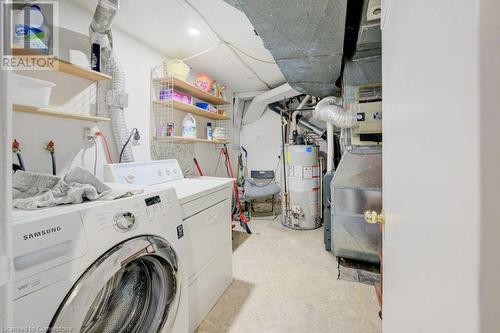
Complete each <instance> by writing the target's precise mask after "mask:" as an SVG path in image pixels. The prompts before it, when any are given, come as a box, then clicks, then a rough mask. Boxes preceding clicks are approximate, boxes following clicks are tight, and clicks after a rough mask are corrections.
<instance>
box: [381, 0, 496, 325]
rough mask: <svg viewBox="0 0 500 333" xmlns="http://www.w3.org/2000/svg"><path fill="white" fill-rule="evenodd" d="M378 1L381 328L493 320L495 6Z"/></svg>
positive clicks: (473, 1) (470, 0) (468, 1)
mask: <svg viewBox="0 0 500 333" xmlns="http://www.w3.org/2000/svg"><path fill="white" fill-rule="evenodd" d="M384 5H385V6H386V8H385V9H386V10H385V13H386V17H385V20H384V22H385V24H384V26H383V78H384V82H383V84H384V101H383V103H384V105H383V107H384V206H385V212H386V225H385V236H384V288H385V289H384V321H383V329H384V332H386V333H392V332H395V333H396V332H397V333H399V332H480V331H481V332H497V331H498V330H499V327H500V319H499V316H498V313H499V303H500V301H499V295H500V293H499V288H498V281H499V278H500V272H499V265H498V253H499V250H500V249H499V242H498V238H499V235H500V230H499V229H500V226H499V223H498V214H497V213H496V210H497V208H496V207H498V200H499V198H500V171H499V170H500V148H499V146H498V145H496V144H494V142H495V140H496V137H497V133H498V124H499V123H500V116H499V112H498V87H499V86H500V84H499V83H500V82H499V81H500V79H499V77H500V69H499V64H500V62H499V59H500V47H499V44H498V36H499V35H500V29H499V28H500V23H499V15H498V13H499V12H500V6H499V5H498V4H497V3H494V2H492V1H487V0H481V1H478V0H463V1H428V0H426V1H410V0H397V1H390V6H389V2H387V1H386V2H385V3H384Z"/></svg>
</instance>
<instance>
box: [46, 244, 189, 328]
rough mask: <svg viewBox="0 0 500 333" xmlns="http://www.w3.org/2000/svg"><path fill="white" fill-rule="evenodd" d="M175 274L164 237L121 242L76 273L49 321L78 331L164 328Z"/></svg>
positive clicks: (173, 306) (175, 296)
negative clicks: (72, 282)
mask: <svg viewBox="0 0 500 333" xmlns="http://www.w3.org/2000/svg"><path fill="white" fill-rule="evenodd" d="M179 274H180V272H179V269H178V263H177V256H176V255H175V251H174V249H173V248H172V247H171V246H170V245H169V244H168V243H167V242H166V241H164V240H162V239H160V238H156V237H150V236H149V237H139V238H135V239H132V240H129V241H127V242H124V243H122V244H120V245H118V246H117V247H115V248H114V249H112V250H111V251H109V252H108V253H107V254H105V255H104V256H103V257H101V259H99V260H98V261H97V262H96V263H95V264H94V265H93V266H92V267H91V268H90V269H89V270H88V271H87V272H86V273H85V274H84V275H83V276H82V277H81V278H80V280H79V281H78V282H77V283H76V285H75V286H74V287H73V289H72V291H71V292H70V293H69V295H68V296H67V297H66V300H65V302H64V304H63V305H62V306H61V307H60V309H59V311H58V313H57V315H56V316H55V318H54V320H53V322H52V325H50V326H51V327H52V328H53V329H54V330H56V329H57V328H61V327H66V328H67V327H71V328H72V329H73V331H76V332H82V333H98V332H99V333H100V332H102V333H118V332H120V333H129V332H130V333H135V332H163V331H164V330H166V327H171V326H172V325H173V323H174V321H175V316H176V313H177V308H178V303H179V295H180V289H181V286H180V284H179V283H180V279H179ZM167 331H168V330H167Z"/></svg>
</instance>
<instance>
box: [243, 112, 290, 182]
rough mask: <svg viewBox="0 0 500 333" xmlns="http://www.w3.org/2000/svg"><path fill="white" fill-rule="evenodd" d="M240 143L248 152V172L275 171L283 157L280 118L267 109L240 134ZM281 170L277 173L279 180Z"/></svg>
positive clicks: (244, 127) (245, 126)
mask: <svg viewBox="0 0 500 333" xmlns="http://www.w3.org/2000/svg"><path fill="white" fill-rule="evenodd" d="M240 143H241V145H242V146H243V147H245V149H246V150H247V151H248V164H247V167H248V172H249V173H250V170H275V168H276V165H277V164H278V161H279V160H278V157H279V156H280V155H281V120H280V116H279V115H277V114H276V113H274V112H273V111H271V110H269V109H266V111H265V112H264V114H263V115H262V117H261V118H260V119H259V120H257V121H255V122H253V123H250V124H248V125H244V126H243V127H242V128H241V132H240ZM279 174H280V170H278V172H277V177H278V179H279Z"/></svg>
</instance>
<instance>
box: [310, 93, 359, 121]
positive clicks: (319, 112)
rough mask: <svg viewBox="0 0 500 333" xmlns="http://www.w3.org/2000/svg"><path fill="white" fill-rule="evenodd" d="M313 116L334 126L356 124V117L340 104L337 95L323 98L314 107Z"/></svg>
mask: <svg viewBox="0 0 500 333" xmlns="http://www.w3.org/2000/svg"><path fill="white" fill-rule="evenodd" d="M313 117H315V118H318V119H321V120H322V121H325V122H327V123H330V124H332V125H333V126H335V127H340V128H352V127H354V126H356V118H355V117H354V116H353V115H352V113H351V112H349V111H347V110H346V109H344V108H343V107H342V106H341V103H340V100H339V99H338V98H337V97H333V96H330V97H326V98H323V99H322V100H321V101H320V102H319V103H318V104H317V105H316V107H315V108H314V111H313Z"/></svg>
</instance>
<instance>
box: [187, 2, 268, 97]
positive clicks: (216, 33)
mask: <svg viewBox="0 0 500 333" xmlns="http://www.w3.org/2000/svg"><path fill="white" fill-rule="evenodd" d="M184 3H186V4H187V5H188V6H189V7H191V9H192V10H193V11H194V12H195V13H196V14H198V16H199V17H200V18H201V19H202V20H203V21H204V22H205V24H206V25H207V27H208V28H209V29H210V30H212V32H213V33H214V34H215V36H217V38H218V39H219V41H221V42H222V43H224V44H225V45H226V46H228V48H229V50H230V51H231V52H233V54H234V55H235V56H236V58H238V60H239V61H240V63H241V64H242V65H243V66H245V68H246V69H248V70H249V71H250V72H252V74H253V75H254V76H255V77H256V78H257V79H258V80H259V81H260V82H261V83H262V84H264V85H265V86H266V87H267V88H268V89H272V87H271V85H270V84H269V83H267V82H266V81H264V80H263V79H262V78H261V77H260V75H259V74H257V72H256V71H255V70H254V69H253V68H252V67H250V66H249V65H248V64H247V63H246V62H245V61H243V59H242V58H241V56H240V55H239V54H238V52H237V51H236V50H235V49H233V48H232V47H231V46H230V43H229V42H228V41H226V40H225V39H224V38H222V36H221V35H220V34H219V33H218V32H217V31H215V29H214V28H213V27H212V25H211V24H210V23H209V22H208V19H207V18H206V17H205V16H204V15H203V14H202V13H201V12H200V11H199V10H198V9H197V8H196V7H195V6H194V5H193V4H191V2H190V1H189V0H184Z"/></svg>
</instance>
